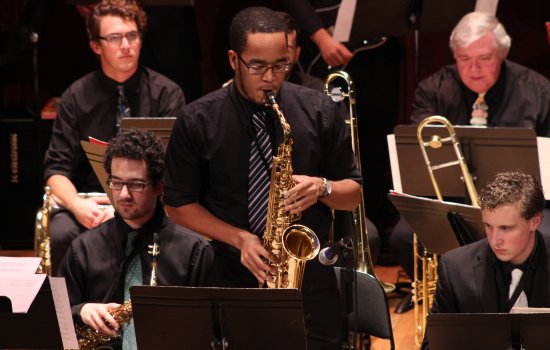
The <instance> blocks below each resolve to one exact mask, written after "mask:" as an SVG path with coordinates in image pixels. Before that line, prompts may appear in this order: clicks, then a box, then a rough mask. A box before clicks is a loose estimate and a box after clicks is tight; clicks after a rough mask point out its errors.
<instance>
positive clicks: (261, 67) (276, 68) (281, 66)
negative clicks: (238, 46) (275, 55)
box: [237, 55, 290, 75]
mask: <svg viewBox="0 0 550 350" xmlns="http://www.w3.org/2000/svg"><path fill="white" fill-rule="evenodd" d="M237 57H238V58H239V61H241V62H242V63H243V64H244V66H245V67H246V69H248V73H250V74H254V75H264V74H265V73H266V72H267V70H268V69H271V70H272V71H273V73H283V72H286V71H288V70H289V69H290V60H288V57H287V62H285V63H275V64H272V65H265V64H252V65H248V64H246V62H245V61H244V60H243V59H242V58H241V56H240V55H237Z"/></svg>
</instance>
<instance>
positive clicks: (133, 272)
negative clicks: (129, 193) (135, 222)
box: [122, 231, 143, 350]
mask: <svg viewBox="0 0 550 350" xmlns="http://www.w3.org/2000/svg"><path fill="white" fill-rule="evenodd" d="M137 235H138V233H137V232H136V231H134V232H130V233H129V234H128V242H127V243H126V256H128V255H130V254H131V252H132V251H133V250H134V243H135V240H136V238H137ZM142 284H143V277H142V274H141V260H140V258H139V253H138V254H136V255H135V256H134V258H133V259H132V260H131V261H130V262H129V263H128V268H127V269H126V275H125V277H124V300H125V301H126V300H129V299H130V287H132V286H140V285H142ZM136 349H137V344H136V333H135V330H134V319H133V318H132V320H131V321H130V323H128V325H127V326H126V327H125V328H124V331H123V332H122V350H136Z"/></svg>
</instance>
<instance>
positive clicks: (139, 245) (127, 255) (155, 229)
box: [60, 129, 213, 349]
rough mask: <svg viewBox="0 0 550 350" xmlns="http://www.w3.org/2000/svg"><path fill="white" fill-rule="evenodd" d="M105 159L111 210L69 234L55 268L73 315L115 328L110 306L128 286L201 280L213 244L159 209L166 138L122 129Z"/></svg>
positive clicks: (103, 328)
mask: <svg viewBox="0 0 550 350" xmlns="http://www.w3.org/2000/svg"><path fill="white" fill-rule="evenodd" d="M103 166H104V168H105V171H106V172H107V174H108V176H109V178H108V184H109V187H110V188H111V189H112V193H113V206H114V207H115V217H114V218H112V219H110V220H107V221H105V222H104V223H102V224H100V225H99V226H97V227H95V228H93V229H91V230H89V231H87V232H84V233H82V234H81V235H79V236H78V237H77V238H76V239H75V240H73V242H72V243H71V245H70V246H69V249H68V251H67V255H66V256H65V258H64V260H63V263H62V265H61V269H60V270H61V271H60V272H61V276H63V277H65V280H66V282H67V290H68V293H69V301H70V304H71V309H72V314H73V319H74V321H75V322H76V323H77V324H85V325H89V326H90V327H92V328H93V329H95V330H97V331H99V332H101V333H102V334H106V335H110V336H115V335H116V334H117V331H116V329H118V328H119V327H120V326H121V325H120V324H118V323H117V322H116V321H115V319H113V316H112V315H111V314H110V312H112V311H113V310H114V309H116V308H118V307H119V306H120V305H121V304H122V303H123V302H124V301H126V300H128V299H129V294H128V289H129V287H130V286H132V285H149V284H150V283H151V279H152V278H156V284H158V285H179V286H201V285H203V284H204V283H205V280H206V277H207V274H208V273H209V268H210V265H211V262H212V259H213V251H212V248H211V246H210V245H209V244H208V242H207V241H206V240H205V239H204V238H203V237H201V236H199V235H198V234H196V233H194V232H191V231H190V230H187V229H185V228H183V227H180V226H177V225H176V224H174V223H173V222H172V221H171V220H170V219H169V218H168V217H166V215H165V213H164V208H163V205H162V203H161V201H160V198H161V196H162V193H163V183H162V177H163V174H164V143H163V142H162V141H161V140H160V139H159V138H158V137H156V136H154V135H153V134H152V133H151V132H149V131H145V130H136V129H132V130H129V131H126V132H124V133H122V134H120V135H119V136H117V137H115V138H114V139H112V140H111V141H110V142H109V146H108V148H107V151H106V153H105V158H104V163H103ZM154 243H156V244H158V246H159V247H160V248H159V253H158V256H156V263H157V267H156V274H153V273H152V261H153V257H152V255H151V252H150V251H151V249H150V248H151V247H150V246H151V245H153V244H154ZM129 332H131V330H128V329H127V328H124V330H123V331H122V334H123V339H124V342H125V346H124V348H125V349H136V346H135V338H134V339H133V341H134V343H126V342H127V341H132V339H128V338H131V337H129V336H128V334H129ZM118 343H119V341H118V342H115V343H114V344H111V345H116V344H118ZM132 344H133V345H132ZM118 345H119V346H120V344H118ZM126 345H128V346H126Z"/></svg>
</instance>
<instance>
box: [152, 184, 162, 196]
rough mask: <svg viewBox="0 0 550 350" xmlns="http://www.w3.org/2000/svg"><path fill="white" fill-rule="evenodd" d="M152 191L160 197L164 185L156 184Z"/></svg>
mask: <svg viewBox="0 0 550 350" xmlns="http://www.w3.org/2000/svg"><path fill="white" fill-rule="evenodd" d="M154 191H155V194H156V195H158V196H161V195H162V194H163V193H164V183H163V182H162V181H161V182H158V183H157V184H156V185H155V188H154Z"/></svg>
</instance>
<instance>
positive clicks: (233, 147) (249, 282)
mask: <svg viewBox="0 0 550 350" xmlns="http://www.w3.org/2000/svg"><path fill="white" fill-rule="evenodd" d="M229 34H230V35H229V36H230V47H231V49H230V50H229V51H228V59H229V64H230V65H231V68H232V69H233V70H234V72H235V74H234V79H233V82H232V83H231V84H229V85H228V86H226V87H223V88H221V89H219V90H216V91H214V92H212V93H210V94H208V95H206V96H204V97H202V98H200V99H198V100H196V101H194V102H193V103H190V104H189V105H188V106H186V108H185V109H184V112H183V114H182V115H181V116H179V117H178V119H177V120H176V123H175V125H174V128H173V130H172V135H171V137H170V142H169V143H168V148H167V150H166V175H165V184H166V193H165V196H164V200H165V202H166V208H167V211H168V213H169V215H170V217H171V218H172V219H173V220H174V221H175V222H176V223H178V224H180V225H182V226H185V227H188V228H190V229H192V230H194V231H196V232H198V233H200V234H202V235H204V236H207V237H210V238H212V245H213V246H214V249H215V251H216V259H215V262H214V264H213V267H212V272H213V273H212V283H213V284H214V285H217V286H226V287H252V288H254V287H258V285H259V284H262V285H263V284H264V283H266V281H268V282H270V283H271V282H273V274H274V273H275V272H276V271H275V267H274V266H273V265H272V264H273V263H275V262H277V260H278V259H277V257H276V256H275V254H277V253H276V252H275V251H274V250H276V248H274V247H271V246H270V247H264V245H263V235H264V232H266V222H267V217H268V213H269V212H270V211H271V213H270V214H276V215H272V216H270V217H271V218H273V216H275V218H274V220H273V221H272V223H273V224H274V225H279V228H280V227H282V226H283V223H284V222H285V220H286V219H287V215H288V216H291V215H295V214H301V219H300V220H298V221H296V223H297V224H302V225H304V226H307V227H309V228H310V229H311V230H313V231H314V232H315V233H316V234H317V236H318V238H319V241H320V242H322V243H325V242H327V240H328V235H329V229H330V224H331V220H332V217H331V214H330V212H331V211H330V209H340V210H353V209H354V208H355V207H356V206H357V205H358V204H359V201H360V195H361V194H360V183H361V174H359V172H358V171H357V168H356V166H355V157H354V155H353V150H352V147H351V138H350V133H349V132H348V130H347V129H346V125H345V122H344V118H343V117H342V115H341V114H340V113H339V110H338V109H337V107H336V105H335V104H334V102H333V101H332V100H331V99H330V98H329V97H328V96H327V95H325V94H323V93H320V92H318V91H315V90H312V89H308V88H304V87H302V86H298V85H295V84H292V83H288V82H285V81H284V80H285V73H286V72H287V71H288V69H289V68H290V61H289V59H288V47H287V35H286V26H285V24H284V23H283V22H282V21H281V19H280V18H279V17H278V16H277V14H276V12H274V11H272V10H270V9H268V8H265V7H249V8H246V9H243V10H242V11H240V12H239V13H238V14H237V15H235V17H234V18H233V20H232V22H231V26H230V30H229ZM270 94H273V96H274V98H275V100H276V101H277V104H280V109H281V110H282V113H283V114H284V116H285V119H286V121H287V123H288V125H289V127H290V133H291V137H292V140H293V143H292V149H291V151H292V152H290V153H291V159H292V160H291V162H288V161H287V160H288V158H289V154H288V153H287V151H288V147H287V146H286V145H284V144H282V142H281V139H282V133H283V132H282V128H281V118H279V117H278V114H276V113H275V111H274V110H273V107H271V106H270V103H269V102H270V101H269V100H268V97H267V95H270ZM273 96H271V97H273ZM279 148H281V149H282V150H283V152H281V154H279ZM278 154H279V157H277V158H276V156H277V155H278ZM281 158H282V159H284V160H285V162H284V163H282V164H281V163H277V164H275V165H274V166H278V167H277V168H275V169H278V173H277V174H278V175H281V176H280V177H279V178H276V179H273V183H271V172H272V170H271V167H272V165H273V164H274V163H275V161H277V159H281ZM289 168H292V179H291V180H287V179H288V177H289V176H290V174H289V171H288V170H287V169H289ZM281 178H282V179H283V180H286V183H285V184H281V182H282V181H281ZM281 187H282V188H283V190H284V191H283V192H284V193H280V192H278V189H279V188H281ZM270 189H273V190H274V191H275V195H274V196H272V198H270V196H269V190H270ZM279 191H280V190H279ZM270 203H272V204H273V206H271V208H273V207H276V208H281V209H277V210H275V212H276V213H273V210H269V208H268V207H269V206H270ZM279 215H280V216H279ZM277 219H280V220H277ZM289 220H290V219H289ZM270 224H271V221H270ZM270 227H272V226H270ZM272 231H273V230H272ZM268 262H270V264H268ZM301 294H302V300H303V306H304V320H305V327H306V337H307V339H306V340H307V347H308V349H309V350H316V349H339V348H340V343H341V341H342V337H341V333H342V320H341V317H342V313H341V309H340V302H339V298H338V289H337V285H336V276H335V272H334V269H333V267H332V266H324V265H322V264H321V263H320V262H319V260H318V259H312V260H309V261H307V263H306V264H305V273H304V277H303V283H302V284H301Z"/></svg>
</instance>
